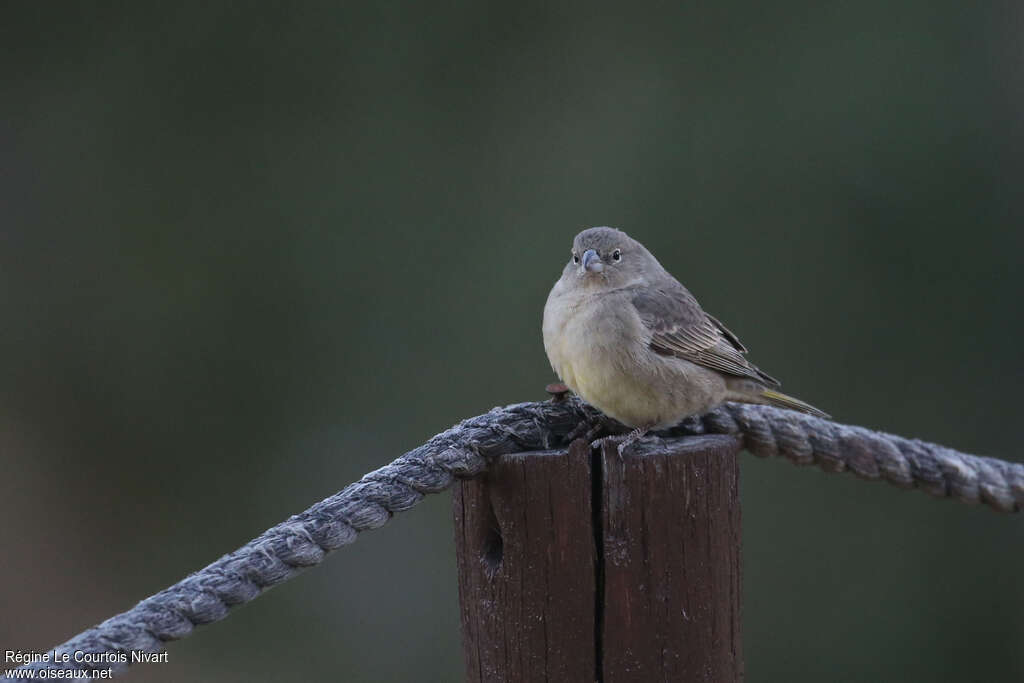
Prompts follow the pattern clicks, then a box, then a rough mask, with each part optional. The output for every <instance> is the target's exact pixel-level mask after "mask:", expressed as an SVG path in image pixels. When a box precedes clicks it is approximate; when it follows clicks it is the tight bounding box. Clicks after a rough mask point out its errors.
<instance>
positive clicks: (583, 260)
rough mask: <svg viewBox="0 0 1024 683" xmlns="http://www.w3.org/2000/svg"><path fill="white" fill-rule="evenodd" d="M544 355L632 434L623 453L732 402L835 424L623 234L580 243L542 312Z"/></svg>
mask: <svg viewBox="0 0 1024 683" xmlns="http://www.w3.org/2000/svg"><path fill="white" fill-rule="evenodd" d="M542 327H543V334H544V350H545V352H546V353H547V357H548V360H549V361H550V363H551V368H552V369H553V370H554V371H555V374H556V375H558V377H559V379H561V381H562V382H563V383H564V384H565V385H566V386H568V387H569V389H571V390H572V391H573V393H575V394H576V395H577V396H579V397H580V398H582V399H583V400H584V401H586V402H587V403H588V404H590V405H591V406H593V407H595V408H597V409H598V410H600V411H601V412H602V413H604V414H605V415H607V416H608V417H611V418H614V419H615V420H617V421H618V422H620V423H622V424H623V425H626V426H627V427H632V428H633V431H632V432H631V433H630V434H629V435H628V437H626V439H625V440H624V441H623V442H622V443H620V444H619V453H620V455H621V454H622V452H623V449H624V448H625V447H627V446H628V445H630V444H631V443H633V442H635V441H636V440H638V439H640V438H642V437H643V436H644V435H645V434H646V433H647V432H648V431H649V430H656V429H665V428H668V427H672V426H674V425H676V424H678V423H679V422H681V421H682V420H683V419H684V418H686V417H690V416H692V415H703V414H704V413H707V412H709V411H710V410H712V409H714V408H715V407H716V406H718V405H720V404H721V403H724V402H726V401H739V402H743V403H758V404H765V405H772V406H778V407H782V408H787V409H790V410H797V411H800V412H802V413H807V414H810V415H815V416H818V417H822V418H829V417H830V416H829V415H828V414H827V413H825V412H823V411H821V410H819V409H818V408H815V407H814V406H812V405H810V404H808V403H805V402H804V401H801V400H800V399H797V398H794V397H792V396H788V395H786V394H783V393H781V392H780V391H778V388H779V386H780V383H779V381H778V380H777V379H775V378H774V377H772V376H771V375H769V374H768V373H766V372H764V371H763V370H761V369H760V368H758V367H757V366H756V365H753V364H752V363H751V362H750V361H748V360H747V359H746V354H747V348H746V347H745V346H744V345H743V343H742V342H740V340H739V338H738V337H737V336H736V335H735V334H733V333H732V332H731V331H730V330H729V328H727V327H726V326H725V325H724V324H722V323H721V322H720V321H719V320H718V319H717V318H715V317H714V316H712V315H710V314H709V313H706V312H705V311H704V309H703V308H701V305H700V304H699V303H698V302H697V299H696V298H695V297H694V296H693V294H691V293H690V291H689V290H688V289H686V287H684V286H683V285H682V284H681V283H680V282H679V281H678V280H676V278H674V277H673V276H672V275H671V274H670V273H669V272H668V271H667V270H665V268H664V267H663V266H662V265H661V263H659V262H658V260H657V259H656V258H655V257H654V255H653V254H652V253H651V252H650V251H648V250H647V248H646V247H644V245H642V244H641V243H640V242H638V241H637V240H635V239H633V238H632V237H630V236H629V235H627V234H626V233H625V232H623V231H622V230H618V229H616V228H610V227H595V228H588V229H586V230H583V231H582V232H580V233H579V234H578V235H576V237H575V239H573V243H572V250H571V254H570V257H569V261H568V263H566V264H565V267H564V269H563V270H562V275H561V277H560V278H559V279H558V281H556V282H555V284H554V286H553V287H552V288H551V292H550V294H548V298H547V302H546V303H545V305H544V319H543V326H542Z"/></svg>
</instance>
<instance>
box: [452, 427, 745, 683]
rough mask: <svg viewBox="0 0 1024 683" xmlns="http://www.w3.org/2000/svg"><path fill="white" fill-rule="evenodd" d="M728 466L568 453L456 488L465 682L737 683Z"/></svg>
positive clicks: (692, 457) (712, 454) (700, 449)
mask: <svg viewBox="0 0 1024 683" xmlns="http://www.w3.org/2000/svg"><path fill="white" fill-rule="evenodd" d="M739 450H740V442H739V440H738V439H737V438H735V437H732V436H699V437H689V438H685V439H670V440H663V441H661V442H658V443H648V442H643V443H641V444H638V445H637V446H636V447H634V448H632V449H630V450H629V451H627V453H626V455H625V457H624V458H620V457H619V454H618V451H617V449H616V448H615V446H614V445H606V446H603V447H601V448H600V449H595V450H594V451H593V452H592V450H591V448H590V445H589V444H587V443H586V442H584V441H576V442H574V443H573V444H572V445H571V446H570V447H569V449H568V451H564V450H563V451H543V452H534V453H518V454H514V455H508V456H503V457H501V458H499V459H498V460H497V461H496V462H495V463H494V464H493V465H492V466H491V467H490V468H489V469H488V472H487V474H486V475H485V476H484V477H482V478H480V479H476V480H469V481H464V482H461V483H459V484H458V485H457V486H456V489H455V495H454V498H453V508H454V516H455V540H456V549H457V553H458V571H459V598H460V602H461V608H462V639H463V654H464V657H465V663H466V679H467V680H468V681H474V682H476V681H480V682H481V683H482V682H484V681H510V682H511V681H515V682H519V681H527V682H529V681H557V682H558V683H572V682H575V681H579V682H581V683H582V682H587V683H592V682H593V681H604V682H606V683H613V682H617V681H642V682H644V683H647V682H651V681H673V682H675V681H715V682H716V683H732V682H734V681H740V680H742V678H743V657H742V651H741V648H740V628H741V624H740V587H741V586H740V502H739V468H738V463H737V458H736V456H737V453H738V452H739Z"/></svg>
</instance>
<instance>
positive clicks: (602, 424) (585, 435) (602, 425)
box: [566, 413, 622, 443]
mask: <svg viewBox="0 0 1024 683" xmlns="http://www.w3.org/2000/svg"><path fill="white" fill-rule="evenodd" d="M621 429H622V426H621V425H619V423H618V422H616V421H615V420H613V419H611V418H610V417H608V416H606V415H604V414H603V413H598V414H597V415H595V416H594V417H590V418H587V419H585V420H583V421H582V422H580V423H579V424H578V425H576V426H575V427H574V428H573V430H572V431H571V432H569V435H568V436H567V437H566V439H567V440H568V441H569V443H572V442H573V441H575V440H576V439H583V440H584V441H586V442H587V443H594V439H597V438H598V437H599V436H601V435H602V434H614V433H615V432H616V431H619V430H621ZM604 438H611V437H604ZM597 440H598V441H600V440H601V439H597Z"/></svg>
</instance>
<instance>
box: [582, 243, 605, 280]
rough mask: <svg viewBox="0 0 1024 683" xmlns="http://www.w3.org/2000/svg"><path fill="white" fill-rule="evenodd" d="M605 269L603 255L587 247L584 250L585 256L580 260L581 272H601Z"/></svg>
mask: <svg viewBox="0 0 1024 683" xmlns="http://www.w3.org/2000/svg"><path fill="white" fill-rule="evenodd" d="M602 270H604V264H603V263H601V257H600V256H598V255H597V252H596V251H594V250H593V249H587V250H586V251H585V252H583V258H582V259H581V260H580V274H581V275H582V274H583V273H600V272H601V271H602Z"/></svg>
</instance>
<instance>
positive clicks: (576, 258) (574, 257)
mask: <svg viewBox="0 0 1024 683" xmlns="http://www.w3.org/2000/svg"><path fill="white" fill-rule="evenodd" d="M572 262H573V263H579V262H580V255H579V254H573V255H572Z"/></svg>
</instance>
